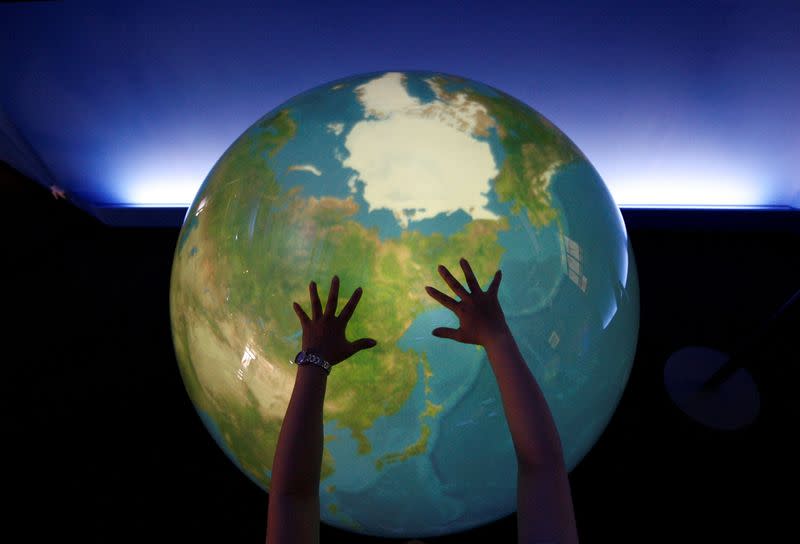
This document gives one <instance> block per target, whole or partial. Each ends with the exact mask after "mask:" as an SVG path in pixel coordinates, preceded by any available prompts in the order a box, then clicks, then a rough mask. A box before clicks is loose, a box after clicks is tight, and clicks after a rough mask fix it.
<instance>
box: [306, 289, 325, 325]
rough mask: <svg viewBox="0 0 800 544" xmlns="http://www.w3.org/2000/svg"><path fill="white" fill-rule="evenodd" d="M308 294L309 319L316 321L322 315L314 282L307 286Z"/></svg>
mask: <svg viewBox="0 0 800 544" xmlns="http://www.w3.org/2000/svg"><path fill="white" fill-rule="evenodd" d="M308 294H309V296H310V297H311V319H313V320H315V321H316V320H317V319H319V317H320V316H321V315H322V303H321V302H320V301H319V293H317V284H316V282H313V281H312V282H311V283H310V284H308Z"/></svg>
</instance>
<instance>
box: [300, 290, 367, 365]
mask: <svg viewBox="0 0 800 544" xmlns="http://www.w3.org/2000/svg"><path fill="white" fill-rule="evenodd" d="M308 291H309V295H310V296H311V317H310V318H309V317H308V314H306V312H305V311H304V310H303V308H302V307H301V306H300V305H299V304H298V303H296V302H295V303H294V304H293V307H294V312H295V313H296V314H297V317H298V318H299V319H300V325H301V326H302V327H303V350H311V351H313V352H314V353H316V354H317V355H319V356H320V357H322V358H323V359H325V360H326V361H328V362H329V363H330V364H331V365H335V364H338V363H341V362H342V361H344V360H345V359H347V358H348V357H350V356H351V355H354V354H355V353H357V352H359V351H361V350H362V349H368V348H372V347H375V345H377V342H376V341H375V340H373V339H372V338H361V339H360V340H356V341H354V342H349V341H348V340H347V338H346V336H345V328H346V327H347V322H348V321H350V318H351V317H352V316H353V312H354V311H355V309H356V306H357V305H358V301H359V300H360V299H361V293H362V290H361V287H359V288H358V289H356V290H355V292H353V295H352V296H351V297H350V300H348V301H347V304H346V305H345V307H344V308H343V309H342V312H341V313H340V314H339V315H338V316H336V305H337V304H338V302H339V277H338V276H334V277H333V279H332V280H331V290H330V292H329V293H328V302H327V303H326V304H325V311H323V310H322V303H321V302H320V300H319V293H317V284H316V283H315V282H313V281H312V282H311V283H310V284H309V286H308Z"/></svg>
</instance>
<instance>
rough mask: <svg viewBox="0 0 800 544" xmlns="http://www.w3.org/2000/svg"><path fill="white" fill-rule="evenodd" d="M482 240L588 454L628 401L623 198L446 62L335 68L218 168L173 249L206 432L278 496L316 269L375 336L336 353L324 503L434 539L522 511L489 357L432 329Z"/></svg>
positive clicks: (529, 351)
mask: <svg viewBox="0 0 800 544" xmlns="http://www.w3.org/2000/svg"><path fill="white" fill-rule="evenodd" d="M462 256H464V257H466V258H467V259H468V260H469V261H470V263H471V264H472V267H473V269H474V270H475V273H476V275H477V277H478V278H479V280H480V281H482V282H484V288H485V287H486V286H487V285H488V283H489V282H490V280H491V278H492V276H493V274H494V272H495V271H496V270H497V269H498V268H499V269H502V270H503V282H502V284H501V287H500V293H499V296H500V302H501V304H502V306H503V309H504V310H505V313H506V316H507V319H508V323H509V325H510V327H511V329H512V331H513V333H514V335H515V337H516V339H517V341H518V344H519V346H520V349H521V350H522V354H523V355H524V357H525V359H526V361H527V363H528V364H529V365H530V368H531V370H532V372H533V374H534V376H535V377H536V379H537V380H538V382H539V384H540V386H541V388H542V390H543V392H544V395H545V397H546V399H547V401H548V404H549V406H550V409H551V411H552V413H553V417H554V419H555V422H556V424H557V427H558V430H559V433H560V436H561V440H562V443H563V447H564V455H565V461H566V465H567V468H568V469H570V470H571V469H572V468H573V467H574V466H575V465H576V464H577V463H578V462H579V461H580V460H581V458H583V456H584V455H585V454H586V453H587V452H588V451H589V449H590V448H591V447H592V445H593V444H594V443H595V441H596V440H597V438H598V437H599V435H600V434H601V433H602V432H603V429H604V428H605V426H606V424H607V423H608V421H609V419H610V418H611V415H612V413H613V412H614V409H615V407H616V405H617V403H618V401H619V399H620V396H621V395H622V392H623V389H624V387H625V384H626V381H627V379H628V375H629V373H630V369H631V365H632V361H633V356H634V351H635V348H636V340H637V334H638V317H639V293H638V280H637V275H636V267H635V263H634V258H633V254H632V251H631V246H630V243H629V241H628V238H627V235H626V231H625V226H624V223H623V220H622V216H621V215H620V213H619V209H618V208H617V206H616V205H615V203H614V200H613V199H612V197H611V195H610V194H609V192H608V190H607V189H606V187H605V185H604V184H603V181H602V180H601V179H600V177H599V176H598V174H597V172H596V171H595V170H594V168H593V167H592V165H591V164H589V162H588V160H587V159H586V157H584V156H583V154H582V153H581V152H580V151H579V150H578V149H577V147H576V146H575V145H574V144H573V143H572V142H571V141H570V140H569V139H568V138H567V137H566V136H565V135H564V134H563V133H562V132H561V131H559V130H558V129H557V128H556V127H555V126H553V125H552V124H551V123H550V122H548V121H547V120H546V119H545V118H543V117H542V116H541V115H539V114H538V113H537V112H535V111H534V110H532V109H531V108H530V107H528V106H526V105H525V104H523V103H521V102H520V101H518V100H516V99H514V98H512V97H510V96H509V95H507V94H504V93H502V92H500V91H498V90H496V89H493V88H491V87H488V86H486V85H483V84H480V83H477V82H475V81H471V80H468V79H463V78H458V77H453V76H448V75H443V74H439V73H423V72H408V73H395V72H392V73H379V74H368V75H359V76H356V77H350V78H347V79H343V80H339V81H336V82H333V83H330V84H326V85H322V86H320V87H317V88H314V89H312V90H310V91H308V92H305V93H303V94H301V95H299V96H296V97H295V98H292V99H291V100H289V101H288V102H286V103H284V104H282V105H281V106H279V107H277V108H276V109H274V110H273V111H271V112H270V113H268V114H267V115H265V116H264V117H262V118H261V119H260V120H258V121H257V122H256V123H255V124H253V125H252V126H251V127H250V128H248V129H247V130H246V131H245V132H244V133H243V134H242V135H241V136H240V137H239V138H238V139H237V140H236V141H235V142H234V143H233V145H231V146H230V148H228V150H227V151H226V152H225V153H224V154H223V155H222V157H221V158H220V159H219V160H218V161H217V163H216V164H215V165H214V167H213V169H212V170H211V172H210V173H209V175H208V178H207V179H206V180H205V182H204V183H203V185H202V187H201V188H200V190H199V191H198V193H197V196H196V197H195V199H194V201H193V203H192V205H191V207H190V208H189V210H188V212H187V215H186V218H185V221H184V224H183V228H182V230H181V233H180V239H179V242H178V245H177V248H176V251H175V257H174V263H173V269H172V279H171V291H170V308H171V319H172V331H173V339H174V344H175V350H176V354H177V359H178V363H179V365H180V370H181V374H182V376H183V381H184V383H185V386H186V390H187V392H188V394H189V396H190V397H191V400H192V402H193V403H194V405H195V407H196V408H197V411H198V413H199V414H200V417H201V418H202V420H203V422H204V423H205V425H206V427H207V428H208V430H209V432H210V433H211V435H212V436H213V437H214V439H215V440H216V442H217V443H218V444H219V446H220V447H221V448H222V449H223V450H224V451H225V453H226V454H227V455H228V456H229V457H230V459H231V460H232V461H233V462H234V463H235V464H236V465H237V466H238V467H239V468H240V469H241V470H242V471H243V472H244V473H245V474H246V475H247V476H248V477H250V479H252V480H253V481H254V482H255V483H256V484H258V485H259V486H261V487H262V488H263V489H264V490H266V491H269V488H270V476H271V469H272V460H273V455H274V452H275V445H276V442H277V439H278V431H279V430H280V427H281V422H282V419H283V416H284V413H285V411H286V407H287V404H288V401H289V396H290V394H291V391H292V387H293V384H294V376H295V372H296V367H294V366H292V364H291V363H290V360H292V359H293V358H294V356H295V355H296V353H297V352H298V351H299V349H300V339H301V329H300V324H299V322H298V319H297V316H296V315H295V313H294V311H293V309H292V302H293V301H297V302H299V303H300V304H302V305H303V306H304V307H305V308H306V309H307V310H308V309H309V302H308V282H309V281H311V280H316V281H317V282H318V283H319V285H320V288H321V296H322V297H323V300H324V297H326V296H327V289H328V286H329V285H330V279H331V277H332V276H333V275H334V274H338V275H339V276H340V278H341V294H342V302H341V303H340V307H341V305H342V304H343V303H344V300H346V297H349V295H350V294H351V293H352V291H353V290H354V289H355V288H356V287H358V286H363V288H364V296H363V298H362V299H361V303H360V304H359V306H358V309H357V310H356V313H355V316H354V317H353V320H352V321H351V322H350V326H349V328H348V335H349V338H350V339H355V338H361V337H371V338H375V339H377V340H378V346H377V347H376V348H374V349H371V350H367V351H363V352H360V353H358V354H357V355H355V356H354V357H353V358H351V359H349V360H347V361H345V362H343V363H342V364H340V365H338V366H336V367H335V368H334V369H333V370H332V372H331V375H330V378H329V379H328V389H327V396H326V399H325V408H324V436H325V448H324V455H323V459H322V477H321V482H320V501H321V519H322V521H323V522H326V523H328V524H331V525H334V526H337V527H340V528H345V529H350V530H352V531H355V532H359V533H364V534H370V535H380V536H389V537H412V536H413V537H424V536H434V535H439V534H446V533H452V532H457V531H463V530H467V529H469V528H471V527H475V526H477V525H481V524H484V523H487V522H491V521H494V520H497V519H498V518H501V517H503V516H506V515H508V514H510V513H512V512H513V511H514V510H515V509H516V458H515V456H514V449H513V445H512V442H511V436H510V434H509V430H508V426H507V423H506V419H505V415H504V412H503V406H502V403H501V399H500V394H499V390H498V387H497V383H496V381H495V379H494V376H493V374H492V370H491V367H490V365H489V363H488V360H487V358H486V354H485V352H484V351H483V350H482V349H480V348H477V347H475V346H472V345H465V344H458V343H456V342H454V341H451V340H446V339H440V338H436V337H434V336H432V335H431V331H432V330H433V329H434V328H436V327H439V326H457V324H458V321H457V319H456V318H455V316H454V315H453V314H452V313H451V312H449V311H448V310H446V309H445V308H443V307H442V306H440V305H439V304H438V303H437V302H435V301H434V300H433V299H431V298H430V297H429V296H428V295H427V293H426V292H425V289H424V287H425V285H433V286H435V287H437V288H438V289H440V290H442V291H444V292H449V288H448V287H447V286H446V285H445V283H444V282H443V281H442V280H441V278H440V277H439V275H438V273H437V271H436V266H437V265H438V264H440V263H441V264H444V265H445V266H447V267H448V268H450V269H451V270H452V271H454V273H456V274H459V275H460V267H459V266H458V259H459V258H460V257H462Z"/></svg>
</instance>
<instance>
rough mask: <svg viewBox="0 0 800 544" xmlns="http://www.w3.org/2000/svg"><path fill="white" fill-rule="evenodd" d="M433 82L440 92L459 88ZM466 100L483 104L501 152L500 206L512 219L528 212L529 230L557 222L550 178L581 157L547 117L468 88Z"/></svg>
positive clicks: (509, 100) (497, 183)
mask: <svg viewBox="0 0 800 544" xmlns="http://www.w3.org/2000/svg"><path fill="white" fill-rule="evenodd" d="M434 80H435V81H436V82H437V83H438V84H439V85H440V86H441V88H442V89H445V90H446V89H447V87H448V85H449V84H452V83H458V81H457V80H451V78H445V77H437V78H434ZM458 91H459V92H463V93H465V94H466V95H467V97H468V98H469V99H470V100H473V101H475V102H478V103H480V104H483V105H484V106H485V107H486V109H487V110H488V112H489V115H490V116H491V117H492V118H493V119H494V120H495V130H496V131H497V135H498V137H499V138H500V141H501V142H502V144H503V148H504V150H505V160H504V161H503V164H502V165H501V167H500V173H499V174H498V176H497V177H496V178H495V180H494V182H493V183H494V190H495V192H496V193H497V196H498V199H499V200H500V202H511V210H512V212H513V213H515V214H516V213H520V212H521V211H523V210H524V211H526V213H527V215H528V219H529V220H530V222H531V224H533V225H534V226H536V227H545V226H547V225H549V224H550V223H551V222H552V221H554V220H556V219H557V218H558V211H557V209H556V208H555V207H554V206H553V201H552V192H551V191H550V187H549V184H550V176H551V175H552V173H553V172H554V171H555V170H556V169H557V168H560V167H563V166H565V165H567V164H569V163H571V162H574V161H577V160H585V158H584V157H583V155H582V154H581V152H580V151H579V150H578V148H577V147H576V146H575V144H573V143H572V141H570V140H569V138H567V137H566V136H565V135H564V134H563V133H562V132H561V131H560V130H559V129H558V128H557V127H556V126H555V125H553V124H552V123H551V122H550V121H548V120H547V119H546V118H545V117H543V116H542V115H540V114H539V113H537V112H536V111H535V110H533V109H531V108H530V107H528V106H527V105H525V104H523V103H522V102H520V101H519V100H517V99H515V98H514V97H512V96H509V95H507V94H504V93H500V95H499V96H496V97H495V96H488V95H485V94H482V93H479V92H477V91H476V90H474V89H471V88H469V87H465V88H459V90H458Z"/></svg>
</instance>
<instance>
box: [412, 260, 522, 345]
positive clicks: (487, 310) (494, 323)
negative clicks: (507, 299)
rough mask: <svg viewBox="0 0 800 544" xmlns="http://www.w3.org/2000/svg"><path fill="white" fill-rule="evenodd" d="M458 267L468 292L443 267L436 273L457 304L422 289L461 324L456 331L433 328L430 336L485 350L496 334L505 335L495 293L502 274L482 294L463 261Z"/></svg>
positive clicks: (449, 298)
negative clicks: (451, 292)
mask: <svg viewBox="0 0 800 544" xmlns="http://www.w3.org/2000/svg"><path fill="white" fill-rule="evenodd" d="M459 264H461V269H462V270H463V271H464V277H465V279H466V280H467V286H468V287H469V289H470V291H467V290H466V289H465V288H464V286H463V285H461V283H459V281H458V280H457V279H455V278H454V277H453V275H452V274H451V273H450V271H449V270H448V269H447V268H446V267H445V266H444V265H441V264H440V265H439V268H438V270H439V274H440V275H441V276H442V279H444V281H445V282H446V283H447V285H449V286H450V289H452V290H453V292H454V293H455V294H456V295H458V296H459V298H460V299H461V300H460V301H457V300H455V299H453V298H451V297H449V296H447V295H445V294H444V293H442V292H441V291H439V290H438V289H435V288H433V287H431V286H426V287H425V291H427V292H428V294H429V295H430V296H431V297H432V298H433V299H434V300H436V301H437V302H439V303H440V304H441V305H442V306H444V307H445V308H447V309H449V310H452V312H453V313H454V314H456V316H457V317H458V320H459V324H460V326H459V327H458V328H457V329H451V328H448V327H439V328H436V329H434V330H433V335H434V336H438V337H440V338H450V339H452V340H456V341H458V342H463V343H465V344H478V345H481V346H484V347H485V346H486V344H487V343H488V342H489V341H491V340H492V339H494V338H496V337H497V335H498V334H505V333H507V332H508V325H507V324H506V318H505V315H504V314H503V309H502V308H501V307H500V302H499V301H498V300H497V291H498V289H499V288H500V279H501V278H502V276H503V274H502V272H501V271H500V270H498V271H497V272H496V273H495V275H494V278H493V279H492V283H491V284H490V285H489V288H488V289H487V290H486V291H485V292H484V291H482V290H481V286H480V284H479V283H478V280H477V279H476V278H475V274H474V273H473V272H472V268H471V267H470V265H469V263H468V262H467V260H466V259H463V258H462V259H461V261H460V263H459Z"/></svg>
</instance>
